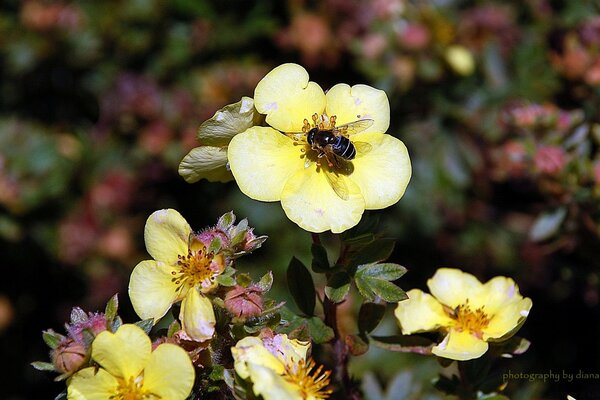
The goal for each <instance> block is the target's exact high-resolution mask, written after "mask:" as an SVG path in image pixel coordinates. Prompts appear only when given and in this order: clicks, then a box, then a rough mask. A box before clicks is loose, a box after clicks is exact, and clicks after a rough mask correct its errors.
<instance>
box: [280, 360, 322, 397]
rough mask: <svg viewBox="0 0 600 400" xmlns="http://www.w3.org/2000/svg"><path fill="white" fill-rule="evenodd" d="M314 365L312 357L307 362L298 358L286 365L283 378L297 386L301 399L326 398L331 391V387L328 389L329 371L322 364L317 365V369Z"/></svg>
mask: <svg viewBox="0 0 600 400" xmlns="http://www.w3.org/2000/svg"><path fill="white" fill-rule="evenodd" d="M315 366H316V363H315V362H314V360H312V359H309V360H308V362H306V361H305V360H300V362H298V363H294V364H293V365H290V366H286V369H285V372H284V376H283V377H284V379H285V380H286V381H288V382H290V383H291V384H293V385H296V386H297V387H298V389H299V390H300V394H301V396H302V398H303V399H308V398H309V397H312V398H314V399H327V398H329V396H330V395H331V393H332V392H333V390H332V389H328V386H329V382H330V379H329V376H330V375H331V371H329V370H324V369H323V365H319V367H318V368H317V369H314V368H315Z"/></svg>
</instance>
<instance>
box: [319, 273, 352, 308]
mask: <svg viewBox="0 0 600 400" xmlns="http://www.w3.org/2000/svg"><path fill="white" fill-rule="evenodd" d="M350 282H351V279H350V275H348V273H346V272H344V271H341V272H336V273H334V274H333V275H331V276H330V277H329V279H328V280H327V286H325V295H326V296H327V298H328V299H330V300H331V301H333V302H334V303H341V302H342V301H344V299H345V298H346V296H347V295H348V292H349V291H350Z"/></svg>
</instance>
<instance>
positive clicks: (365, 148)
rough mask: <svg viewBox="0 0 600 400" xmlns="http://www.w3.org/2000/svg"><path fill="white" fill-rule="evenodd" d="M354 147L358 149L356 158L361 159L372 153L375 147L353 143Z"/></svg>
mask: <svg viewBox="0 0 600 400" xmlns="http://www.w3.org/2000/svg"><path fill="white" fill-rule="evenodd" d="M352 144H353V145H354V147H355V148H356V156H357V157H360V156H363V155H365V154H367V153H368V152H370V151H371V149H372V148H373V146H371V144H370V143H367V142H352Z"/></svg>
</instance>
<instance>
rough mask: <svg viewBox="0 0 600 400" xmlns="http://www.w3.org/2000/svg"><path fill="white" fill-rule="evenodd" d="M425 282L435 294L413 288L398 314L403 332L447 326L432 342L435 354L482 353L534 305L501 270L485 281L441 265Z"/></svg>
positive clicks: (522, 319) (473, 355)
mask: <svg viewBox="0 0 600 400" xmlns="http://www.w3.org/2000/svg"><path fill="white" fill-rule="evenodd" d="M427 286H428V287H429V290H430V291H431V293H432V294H433V296H432V295H430V294H427V293H424V292H422V291H421V290H419V289H413V290H410V291H409V292H408V293H407V294H408V300H404V301H401V302H399V303H398V307H397V308H396V310H395V315H396V318H397V319H398V321H399V323H400V327H401V328H402V333H403V334H405V335H410V334H413V333H417V332H426V331H435V330H441V331H443V332H444V333H445V334H446V336H445V338H444V340H443V341H442V342H441V343H440V344H438V345H437V346H434V347H433V350H432V351H433V354H435V355H438V356H440V357H444V358H450V359H453V360H460V361H463V360H470V359H473V358H478V357H481V356H482V355H483V354H484V353H485V352H486V351H487V350H488V342H497V341H502V340H505V339H508V338H509V337H510V336H512V335H513V334H514V333H515V332H516V331H517V330H518V329H519V328H520V326H521V325H522V324H523V322H525V319H526V318H527V315H529V310H530V309H531V306H532V303H531V299H529V298H527V297H525V298H523V296H521V295H520V294H519V288H518V287H517V285H516V284H515V282H514V281H513V280H512V279H510V278H506V277H503V276H499V277H495V278H493V279H491V280H489V281H488V282H486V283H485V284H482V283H481V282H479V280H477V278H475V277H474V276H473V275H471V274H468V273H465V272H462V271H460V270H458V269H452V268H440V269H438V270H437V272H436V273H435V275H434V276H433V277H432V278H431V279H429V280H428V281H427Z"/></svg>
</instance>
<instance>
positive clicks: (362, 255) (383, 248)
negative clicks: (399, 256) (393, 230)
mask: <svg viewBox="0 0 600 400" xmlns="http://www.w3.org/2000/svg"><path fill="white" fill-rule="evenodd" d="M395 245H396V241H395V240H394V239H376V240H375V241H373V242H371V243H369V244H368V245H366V246H365V247H363V248H362V249H361V250H360V251H359V252H358V253H357V254H356V255H355V256H354V257H352V259H351V260H350V265H352V266H357V265H363V264H370V263H375V262H379V261H384V260H387V259H388V257H389V256H390V255H391V254H392V252H393V251H394V246H395Z"/></svg>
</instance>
